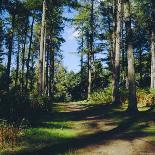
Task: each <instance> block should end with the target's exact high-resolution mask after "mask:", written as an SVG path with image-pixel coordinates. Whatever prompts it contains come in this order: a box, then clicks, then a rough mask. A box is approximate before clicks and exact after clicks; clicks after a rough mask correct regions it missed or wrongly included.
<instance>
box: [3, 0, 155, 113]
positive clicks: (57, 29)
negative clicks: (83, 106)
mask: <svg viewBox="0 0 155 155" xmlns="http://www.w3.org/2000/svg"><path fill="white" fill-rule="evenodd" d="M66 7H67V8H68V9H74V10H76V12H77V13H76V15H75V16H74V18H73V19H68V18H67V17H64V10H65V8H66ZM65 22H70V23H71V24H72V26H74V27H75V29H76V31H77V32H78V37H77V41H78V44H79V48H78V54H79V56H80V59H81V61H80V62H81V63H80V67H81V70H80V71H79V72H78V73H74V72H68V71H67V70H66V69H65V67H64V66H63V65H62V58H63V52H62V51H61V45H62V43H64V42H65V38H63V37H62V34H63V31H64V28H65ZM68 59H69V58H68ZM68 81H69V82H68ZM71 81H72V82H71ZM109 86H111V87H112V94H111V95H112V102H113V104H120V102H121V100H120V96H121V89H122V88H127V89H128V96H129V97H128V111H131V112H136V111H138V109H137V98H136V87H140V88H149V87H150V88H151V89H154V88H155V2H154V1H153V0H144V1H140V0H133V1H131V0H105V1H102V0H97V1H95V0H78V1H76V0H72V1H69V0H39V1H36V0H24V1H21V0H7V1H5V0H2V1H1V3H0V93H1V94H0V95H1V101H0V102H2V103H1V104H2V105H3V104H4V102H5V101H6V97H8V96H9V95H10V94H11V95H10V96H11V97H12V98H13V96H17V94H18V95H19V96H22V97H28V99H30V98H31V97H32V96H39V97H40V96H46V97H47V98H48V102H49V103H51V102H54V101H64V100H82V99H88V100H89V98H90V96H91V93H92V92H94V91H97V90H98V89H104V88H106V87H109ZM9 100H10V99H9ZM21 100H22V99H21ZM8 102H10V101H8ZM25 102H27V100H26V101H25ZM15 104H16V103H13V104H12V103H10V104H9V106H10V108H9V109H10V110H12V109H13V107H14V106H15ZM25 104H26V103H25ZM47 106H48V108H49V107H50V106H51V105H50V104H48V105H47ZM2 107H7V106H6V104H4V105H3V106H2ZM21 107H22V105H21Z"/></svg>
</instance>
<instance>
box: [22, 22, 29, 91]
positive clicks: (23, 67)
mask: <svg viewBox="0 0 155 155" xmlns="http://www.w3.org/2000/svg"><path fill="white" fill-rule="evenodd" d="M27 29H28V27H27V23H26V27H25V38H24V45H23V49H22V79H21V85H22V92H24V87H25V82H24V81H25V78H24V76H25V75H24V74H25V73H24V70H25V53H26V41H27Z"/></svg>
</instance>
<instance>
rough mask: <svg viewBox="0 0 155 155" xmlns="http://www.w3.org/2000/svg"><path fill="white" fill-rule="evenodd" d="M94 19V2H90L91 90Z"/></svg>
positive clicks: (93, 55)
mask: <svg viewBox="0 0 155 155" xmlns="http://www.w3.org/2000/svg"><path fill="white" fill-rule="evenodd" d="M94 21H95V19H94V0H91V12H90V55H91V56H90V57H91V58H90V61H91V62H90V63H91V72H92V73H91V78H92V79H91V89H90V93H91V90H93V88H94V80H95V70H96V69H95V52H94V32H95V27H94V26H95V22H94Z"/></svg>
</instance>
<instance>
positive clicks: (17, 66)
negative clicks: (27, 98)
mask: <svg viewBox="0 0 155 155" xmlns="http://www.w3.org/2000/svg"><path fill="white" fill-rule="evenodd" d="M19 41H20V40H19V38H18V52H17V58H16V78H15V87H16V86H17V85H18V80H19V53H20V42H19Z"/></svg>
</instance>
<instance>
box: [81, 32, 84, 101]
mask: <svg viewBox="0 0 155 155" xmlns="http://www.w3.org/2000/svg"><path fill="white" fill-rule="evenodd" d="M81 43H82V45H81V46H82V47H81V48H82V50H81V60H80V61H81V98H82V99H83V54H84V51H83V49H84V39H83V34H82V40H81Z"/></svg>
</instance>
